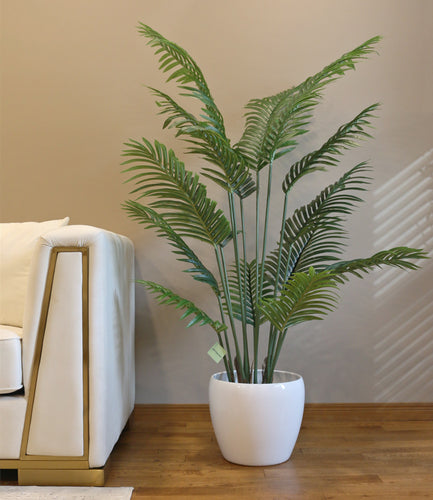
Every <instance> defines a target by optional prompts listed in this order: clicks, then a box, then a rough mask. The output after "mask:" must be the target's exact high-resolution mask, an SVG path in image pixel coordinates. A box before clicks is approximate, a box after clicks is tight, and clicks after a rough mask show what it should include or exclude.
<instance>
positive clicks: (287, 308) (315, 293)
mask: <svg viewBox="0 0 433 500" xmlns="http://www.w3.org/2000/svg"><path fill="white" fill-rule="evenodd" d="M336 288H337V285H336V283H335V281H334V280H333V279H332V274H331V273H330V272H327V271H322V272H318V273H317V272H315V271H314V269H313V268H310V269H309V271H308V272H306V273H295V274H293V275H292V276H291V278H290V280H289V281H288V282H287V283H286V284H285V286H284V288H283V289H282V291H281V294H280V296H279V297H277V298H268V299H263V300H262V301H261V303H260V304H259V305H258V307H259V309H260V311H261V312H262V313H263V315H264V316H265V317H266V318H267V319H268V320H269V321H270V322H271V324H272V325H273V326H274V328H276V329H277V330H278V331H279V332H284V331H285V330H286V329H287V328H289V327H290V326H294V325H297V324H299V323H302V322H304V321H311V320H319V319H323V317H324V316H325V315H326V314H328V313H329V311H332V310H333V309H334V308H335V306H336V303H337V299H338V296H337V293H336V291H335V290H336Z"/></svg>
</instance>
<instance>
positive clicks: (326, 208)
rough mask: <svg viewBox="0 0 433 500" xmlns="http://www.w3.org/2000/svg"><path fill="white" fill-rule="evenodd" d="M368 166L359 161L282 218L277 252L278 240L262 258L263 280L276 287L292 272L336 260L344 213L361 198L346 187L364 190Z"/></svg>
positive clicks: (341, 245) (341, 242)
mask: <svg viewBox="0 0 433 500" xmlns="http://www.w3.org/2000/svg"><path fill="white" fill-rule="evenodd" d="M369 170H370V168H369V167H368V166H367V164H366V163H364V162H362V163H359V164H358V165H356V166H355V167H353V168H352V169H350V170H349V171H348V172H346V173H345V174H344V175H342V176H341V177H340V179H338V181H336V182H335V183H333V184H331V185H329V186H327V187H326V188H325V189H324V190H323V191H322V192H321V193H320V194H319V195H318V196H317V197H316V198H315V199H314V200H312V201H311V202H310V203H309V204H308V205H305V206H302V207H300V208H299V209H297V210H295V212H294V213H293V215H292V216H291V217H289V218H288V219H286V221H285V223H284V231H283V234H282V235H281V236H280V238H282V239H283V241H282V245H281V253H280V242H278V244H277V247H276V249H275V250H273V251H272V252H271V253H270V254H269V256H268V257H267V258H266V261H265V271H266V274H265V276H266V280H267V281H268V282H273V283H274V285H277V290H278V289H279V288H280V286H281V285H282V284H283V283H285V282H286V281H287V280H288V279H289V277H290V275H291V274H292V273H296V272H305V271H307V270H308V269H309V268H310V267H311V266H313V267H315V268H317V267H318V266H320V265H322V266H323V265H325V264H327V263H329V262H333V261H335V260H338V257H337V256H338V255H340V254H341V253H342V251H343V249H344V247H345V239H346V237H345V234H346V232H345V230H344V228H343V222H344V220H345V216H346V215H349V214H350V213H352V211H353V209H354V208H355V206H356V204H357V203H359V202H361V201H362V199H361V198H360V197H358V196H355V195H354V194H351V193H350V191H365V189H366V188H365V185H367V184H368V183H369V177H368V176H367V175H366V173H367V172H369Z"/></svg>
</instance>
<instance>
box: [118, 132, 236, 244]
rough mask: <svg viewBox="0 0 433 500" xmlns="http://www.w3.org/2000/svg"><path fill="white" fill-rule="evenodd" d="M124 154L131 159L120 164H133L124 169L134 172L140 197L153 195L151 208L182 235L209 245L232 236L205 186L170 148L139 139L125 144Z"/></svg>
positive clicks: (226, 222)
mask: <svg viewBox="0 0 433 500" xmlns="http://www.w3.org/2000/svg"><path fill="white" fill-rule="evenodd" d="M126 146H127V147H128V149H126V150H124V153H123V156H126V157H128V158H130V159H129V160H127V161H125V162H124V163H123V164H124V165H128V164H133V166H132V167H129V168H127V169H126V170H125V172H132V173H133V174H134V175H133V176H132V177H131V178H130V179H129V181H134V182H135V183H136V185H137V188H136V189H134V190H133V191H132V193H138V194H139V198H142V197H152V198H157V200H156V201H153V202H151V203H150V206H151V207H152V208H154V209H157V210H161V215H162V217H163V218H164V220H165V221H166V222H167V223H168V224H169V225H170V226H171V227H172V228H173V229H174V230H175V231H176V232H177V233H178V235H179V236H181V237H190V238H195V239H198V240H201V241H203V242H205V243H209V244H211V245H223V244H225V243H226V242H227V241H228V240H229V239H230V238H231V228H230V224H229V222H228V220H227V219H226V217H225V216H224V213H223V211H222V210H221V209H218V208H217V204H216V202H215V201H212V200H211V199H209V198H208V197H207V192H206V186H205V185H204V184H202V183H201V182H200V181H199V177H198V175H197V174H193V173H192V172H189V171H187V170H186V169H185V166H184V164H183V162H181V161H180V160H179V159H178V158H177V157H176V155H175V154H174V152H173V151H172V150H169V151H167V149H166V147H165V146H164V145H163V144H160V143H159V142H158V141H155V145H154V146H152V144H151V143H150V142H149V141H147V140H146V139H144V138H143V139H142V142H141V143H140V142H138V141H133V140H131V141H130V142H129V143H126Z"/></svg>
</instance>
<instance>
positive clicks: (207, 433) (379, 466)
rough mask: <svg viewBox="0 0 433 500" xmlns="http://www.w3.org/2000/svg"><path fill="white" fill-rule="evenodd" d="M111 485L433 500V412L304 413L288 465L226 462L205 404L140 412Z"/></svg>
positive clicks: (358, 409)
mask: <svg viewBox="0 0 433 500" xmlns="http://www.w3.org/2000/svg"><path fill="white" fill-rule="evenodd" d="M106 485H107V486H133V487H134V488H135V489H134V493H133V497H132V498H133V500H139V499H151V498H155V499H164V498H165V499H174V498H176V499H191V498H201V499H204V500H210V499H221V500H228V499H243V498H245V499H251V500H252V499H264V500H272V499H276V500H283V499H290V500H292V499H326V500H331V499H348V500H352V499H360V498H363V499H392V500H400V499H406V498H407V499H409V498H410V499H418V498H432V499H433V404H419V405H370V404H367V405H307V406H306V409H305V415H304V421H303V425H302V429H301V433H300V436H299V439H298V442H297V445H296V447H295V450H294V452H293V454H292V457H291V458H290V460H289V461H288V462H286V463H284V464H281V465H277V466H271V467H242V466H238V465H233V464H230V463H228V462H226V461H225V460H224V459H223V458H222V456H221V454H220V452H219V449H218V446H217V443H216V441H215V437H214V435H213V431H212V426H211V423H210V417H209V410H208V407H207V406H205V405H186V406H185V405H175V406H167V405H138V406H137V407H136V409H135V411H134V413H133V416H132V418H131V421H130V425H129V428H128V429H127V430H126V431H125V432H124V433H123V435H122V436H121V439H120V441H119V443H118V444H117V445H116V448H115V450H114V452H113V454H112V458H111V463H110V468H109V469H108V473H107V481H106Z"/></svg>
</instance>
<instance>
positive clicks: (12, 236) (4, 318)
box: [0, 217, 69, 327]
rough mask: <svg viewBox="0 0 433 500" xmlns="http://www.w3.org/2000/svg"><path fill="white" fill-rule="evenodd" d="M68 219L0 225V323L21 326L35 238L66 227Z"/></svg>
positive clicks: (36, 239)
mask: <svg viewBox="0 0 433 500" xmlns="http://www.w3.org/2000/svg"><path fill="white" fill-rule="evenodd" d="M68 222H69V218H68V217H66V218H65V219H61V220H51V221H45V222H11V223H2V224H0V324H2V325H12V326H19V327H22V326H23V314H24V306H25V296H26V291H27V283H28V277H29V272H30V265H31V260H32V256H33V251H34V248H35V244H36V242H37V241H38V239H39V237H40V236H41V235H43V234H46V233H47V232H49V231H52V230H53V229H56V228H58V227H61V226H64V225H66V224H68Z"/></svg>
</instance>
